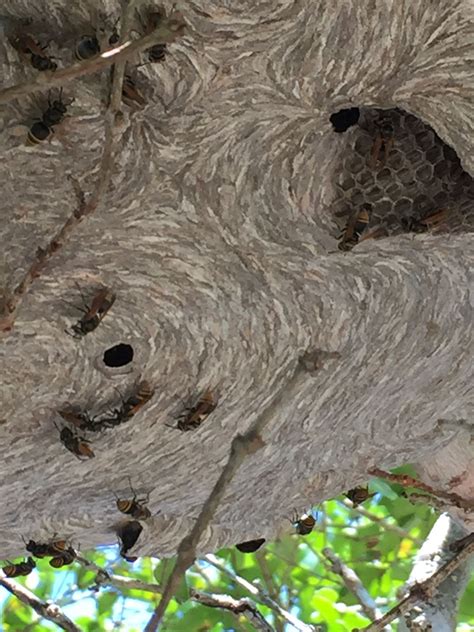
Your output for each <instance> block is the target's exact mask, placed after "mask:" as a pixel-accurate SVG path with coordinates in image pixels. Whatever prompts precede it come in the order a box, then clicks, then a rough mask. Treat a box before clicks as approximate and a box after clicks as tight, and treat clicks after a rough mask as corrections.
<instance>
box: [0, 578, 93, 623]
mask: <svg viewBox="0 0 474 632" xmlns="http://www.w3.org/2000/svg"><path fill="white" fill-rule="evenodd" d="M0 585H1V586H3V587H4V588H6V589H7V590H8V591H9V592H11V594H12V595H15V597H16V598H17V599H19V600H20V601H21V602H22V603H24V604H26V605H27V606H29V607H30V608H33V610H34V611H35V612H36V614H38V615H39V616H40V617H43V619H47V620H48V621H51V622H52V623H55V624H56V625H57V626H58V627H60V628H61V629H62V630H67V632H81V628H79V627H77V625H76V624H75V623H73V622H72V621H71V619H69V618H68V617H66V615H65V614H64V612H63V611H62V610H61V608H60V607H59V606H58V605H57V604H54V603H48V602H46V601H41V599H39V598H38V597H37V596H36V595H35V594H34V593H32V592H31V591H30V590H28V588H25V587H24V586H21V585H20V584H17V583H16V582H14V581H13V580H12V579H6V578H3V577H0Z"/></svg>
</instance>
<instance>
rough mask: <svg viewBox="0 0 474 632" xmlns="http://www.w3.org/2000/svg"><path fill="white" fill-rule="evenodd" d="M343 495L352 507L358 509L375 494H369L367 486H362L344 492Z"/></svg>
mask: <svg viewBox="0 0 474 632" xmlns="http://www.w3.org/2000/svg"><path fill="white" fill-rule="evenodd" d="M344 495H345V496H346V498H348V499H349V500H350V501H351V503H352V506H353V507H358V506H359V505H361V504H362V503H363V502H365V501H366V500H368V499H369V498H373V497H374V496H375V494H370V493H369V487H368V485H366V486H365V487H364V486H362V485H359V486H358V487H354V488H353V489H350V490H349V491H348V492H346V494H344Z"/></svg>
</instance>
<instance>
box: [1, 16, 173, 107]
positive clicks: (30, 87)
mask: <svg viewBox="0 0 474 632" xmlns="http://www.w3.org/2000/svg"><path fill="white" fill-rule="evenodd" d="M184 28H185V23H184V21H183V18H182V16H181V14H180V13H178V12H177V11H176V12H174V13H172V14H171V15H170V16H169V17H167V18H163V20H162V22H161V23H160V25H159V27H158V28H157V29H156V30H154V31H153V32H152V33H150V34H149V35H146V36H145V37H140V38H139V39H136V40H135V41H133V42H132V41H131V40H128V41H126V42H124V43H122V44H119V45H118V46H116V47H115V48H112V49H111V50H108V51H105V52H104V53H102V54H101V55H99V56H97V57H94V58H93V59H87V60H86V61H81V62H78V63H76V64H73V65H72V66H68V67H67V68H61V69H60V70H56V71H54V72H41V73H37V75H36V77H35V79H33V80H31V79H30V80H29V81H27V82H26V83H19V84H17V85H15V86H10V87H9V88H4V89H3V90H0V105H1V104H3V103H8V102H9V101H12V100H13V99H18V98H19V97H22V96H25V95H26V94H32V93H33V92H41V91H44V90H48V89H51V88H54V87H55V86H58V87H59V86H62V85H64V84H65V83H66V82H68V81H72V79H76V78H77V77H83V76H84V75H91V74H93V73H96V72H98V71H99V70H104V69H105V68H107V67H108V66H111V65H112V64H118V63H119V62H124V61H126V60H127V59H130V57H132V56H133V55H134V54H135V53H139V52H141V51H144V50H146V49H147V48H151V47H152V46H154V45H155V44H167V43H170V42H174V41H175V40H176V38H177V37H178V36H179V35H181V34H182V32H183V29H184Z"/></svg>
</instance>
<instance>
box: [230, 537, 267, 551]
mask: <svg viewBox="0 0 474 632" xmlns="http://www.w3.org/2000/svg"><path fill="white" fill-rule="evenodd" d="M264 542H265V538H258V540H248V541H247V542H241V543H240V544H236V545H235V548H236V549H238V550H239V551H241V552H242V553H254V552H255V551H257V549H259V548H260V547H261V546H262V544H263V543H264Z"/></svg>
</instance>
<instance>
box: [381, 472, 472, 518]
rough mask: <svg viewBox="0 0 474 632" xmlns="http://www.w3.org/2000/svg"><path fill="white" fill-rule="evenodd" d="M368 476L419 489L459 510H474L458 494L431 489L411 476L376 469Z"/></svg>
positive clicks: (469, 503)
mask: <svg viewBox="0 0 474 632" xmlns="http://www.w3.org/2000/svg"><path fill="white" fill-rule="evenodd" d="M369 474H370V475H371V476H378V477H379V478H384V479H386V480H388V481H390V482H391V483H398V485H402V486H403V487H416V488H417V489H421V490H423V491H424V492H427V493H428V494H432V495H433V496H435V497H436V498H441V499H444V500H447V501H449V502H450V503H451V505H455V506H456V507H459V508H460V509H465V510H466V511H472V510H473V509H474V502H472V501H469V500H465V499H464V498H461V496H458V494H453V493H451V492H445V491H443V490H440V489H433V487H431V486H430V485H427V484H426V483H423V481H419V480H418V479H416V478H413V477H412V476H408V475H407V474H391V473H390V472H385V471H384V470H381V469H379V468H378V467H373V468H371V469H370V470H369Z"/></svg>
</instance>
